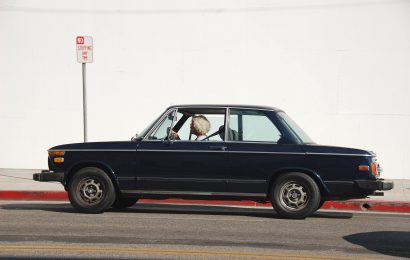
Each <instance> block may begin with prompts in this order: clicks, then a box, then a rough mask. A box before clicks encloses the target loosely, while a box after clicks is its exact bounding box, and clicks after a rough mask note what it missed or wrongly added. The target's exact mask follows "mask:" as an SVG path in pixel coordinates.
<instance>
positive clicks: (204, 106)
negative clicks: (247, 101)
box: [167, 104, 283, 112]
mask: <svg viewBox="0 0 410 260" xmlns="http://www.w3.org/2000/svg"><path fill="white" fill-rule="evenodd" d="M226 107H228V108H247V109H258V110H269V111H275V112H279V111H283V110H282V109H279V108H276V107H269V106H256V105H238V104H237V105H232V104H180V105H172V106H170V107H168V108H167V110H168V109H171V108H226Z"/></svg>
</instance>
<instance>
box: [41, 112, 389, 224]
mask: <svg viewBox="0 0 410 260" xmlns="http://www.w3.org/2000/svg"><path fill="white" fill-rule="evenodd" d="M198 129H199V130H198ZM201 129H202V130H201ZM201 131H202V132H201ZM200 132H201V133H200ZM48 154H49V157H48V162H49V171H43V172H42V173H36V174H34V175H33V179H34V180H36V181H58V182H61V183H62V184H63V185H64V187H65V189H66V190H67V192H68V195H69V199H70V201H71V204H72V205H73V206H74V207H75V208H76V209H77V210H78V211H80V212H85V213H100V212H103V211H105V210H106V209H108V208H110V207H113V208H126V207H130V206H132V205H134V204H135V203H136V202H137V200H138V199H139V198H160V199H161V198H186V199H218V200H222V199H226V200H254V201H262V202H266V201H271V202H272V204H273V207H274V209H275V210H276V211H277V213H278V214H279V215H281V216H282V217H286V218H305V217H306V216H309V215H310V214H312V213H313V212H315V211H316V210H317V209H318V208H320V207H321V206H322V204H323V203H324V202H325V201H326V200H346V199H352V198H365V197H367V196H369V195H383V193H382V192H378V191H379V190H390V189H392V188H393V183H392V182H386V181H383V179H380V178H379V173H380V168H379V165H378V163H377V161H376V156H375V154H374V153H372V152H369V151H365V150H359V149H352V148H345V147H332V146H323V145H318V144H315V143H314V142H313V141H312V140H311V139H310V138H309V137H308V136H307V135H306V133H305V132H304V131H303V130H302V129H301V128H299V127H298V126H297V125H296V123H295V122H294V121H292V119H290V117H289V116H288V115H287V114H286V113H285V112H283V111H282V110H280V109H277V108H272V107H262V106H241V105H179V106H171V107H169V108H168V109H167V110H166V111H165V112H164V113H163V114H162V115H161V116H160V117H159V118H157V119H156V120H155V121H154V122H153V123H152V124H151V125H150V126H148V127H147V128H146V129H145V130H144V131H142V132H141V133H140V134H139V135H136V136H134V137H133V138H132V140H130V141H118V142H95V143H78V144H66V145H59V146H55V147H53V148H51V149H50V150H49V151H48Z"/></svg>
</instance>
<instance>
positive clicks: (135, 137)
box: [131, 134, 141, 142]
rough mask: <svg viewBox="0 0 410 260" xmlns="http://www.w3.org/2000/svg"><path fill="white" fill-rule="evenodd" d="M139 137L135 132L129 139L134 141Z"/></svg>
mask: <svg viewBox="0 0 410 260" xmlns="http://www.w3.org/2000/svg"><path fill="white" fill-rule="evenodd" d="M140 138H141V137H140V136H139V135H138V134H135V135H134V136H133V137H131V141H133V142H135V141H137V140H138V139H140Z"/></svg>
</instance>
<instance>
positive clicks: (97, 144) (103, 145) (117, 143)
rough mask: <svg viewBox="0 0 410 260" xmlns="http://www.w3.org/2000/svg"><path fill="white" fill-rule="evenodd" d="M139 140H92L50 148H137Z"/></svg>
mask: <svg viewBox="0 0 410 260" xmlns="http://www.w3.org/2000/svg"><path fill="white" fill-rule="evenodd" d="M136 147H137V142H133V141H113V142H90V143H72V144H63V145H57V146H54V147H51V148H50V149H49V150H115V149H127V150H130V149H136Z"/></svg>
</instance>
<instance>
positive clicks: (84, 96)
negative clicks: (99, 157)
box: [83, 63, 87, 143]
mask: <svg viewBox="0 0 410 260" xmlns="http://www.w3.org/2000/svg"><path fill="white" fill-rule="evenodd" d="M85 68H86V65H85V63H83V114H84V143H86V142H87V91H86V86H87V84H86V81H85V78H86V77H85V76H86V74H85V72H86V71H85Z"/></svg>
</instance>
